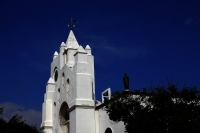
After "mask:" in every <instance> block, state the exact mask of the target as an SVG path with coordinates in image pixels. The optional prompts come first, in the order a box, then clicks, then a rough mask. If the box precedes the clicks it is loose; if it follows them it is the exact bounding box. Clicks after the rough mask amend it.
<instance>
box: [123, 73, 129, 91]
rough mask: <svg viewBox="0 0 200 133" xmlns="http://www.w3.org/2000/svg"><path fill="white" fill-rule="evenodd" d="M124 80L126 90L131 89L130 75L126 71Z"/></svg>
mask: <svg viewBox="0 0 200 133" xmlns="http://www.w3.org/2000/svg"><path fill="white" fill-rule="evenodd" d="M123 82H124V90H129V77H128V75H127V74H126V73H125V74H124V78H123Z"/></svg>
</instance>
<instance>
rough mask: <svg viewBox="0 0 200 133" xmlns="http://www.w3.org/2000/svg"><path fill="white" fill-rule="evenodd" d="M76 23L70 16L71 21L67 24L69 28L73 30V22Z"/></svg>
mask: <svg viewBox="0 0 200 133" xmlns="http://www.w3.org/2000/svg"><path fill="white" fill-rule="evenodd" d="M76 23H78V22H76V20H73V19H72V18H71V23H70V24H69V25H68V27H69V28H70V30H73V27H75V24H76Z"/></svg>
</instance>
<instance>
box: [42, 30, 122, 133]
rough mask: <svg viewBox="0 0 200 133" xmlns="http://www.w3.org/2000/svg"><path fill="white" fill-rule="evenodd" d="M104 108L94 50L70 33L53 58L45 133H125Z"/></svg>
mask: <svg viewBox="0 0 200 133" xmlns="http://www.w3.org/2000/svg"><path fill="white" fill-rule="evenodd" d="M108 90H109V96H108V97H109V98H110V94H111V92H110V88H109V89H108ZM102 94H104V93H102ZM102 107H103V106H101V103H100V102H99V101H96V100H95V78H94V57H93V55H92V51H91V48H90V46H89V45H87V46H86V47H85V49H84V48H83V47H82V46H80V45H79V44H78V42H77V40H76V38H75V36H74V33H73V31H72V30H70V33H69V36H68V38H67V41H66V43H64V42H62V43H61V45H60V52H59V53H58V52H56V51H55V53H54V55H53V61H52V63H51V76H50V78H49V80H48V82H47V84H46V93H45V94H44V103H43V104H42V123H41V130H43V131H44V132H45V133H123V132H124V130H125V128H124V124H123V123H122V122H119V123H114V122H112V121H111V120H109V117H108V115H107V113H106V112H105V111H104V110H102ZM109 128H110V129H109ZM106 129H107V130H106Z"/></svg>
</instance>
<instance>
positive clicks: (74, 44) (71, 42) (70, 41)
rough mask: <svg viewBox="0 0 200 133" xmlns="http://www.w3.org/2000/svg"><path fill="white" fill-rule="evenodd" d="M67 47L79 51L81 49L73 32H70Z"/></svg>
mask: <svg viewBox="0 0 200 133" xmlns="http://www.w3.org/2000/svg"><path fill="white" fill-rule="evenodd" d="M66 45H67V48H74V49H77V48H78V47H79V44H78V42H77V40H76V37H75V35H74V33H73V31H72V30H70V32H69V36H68V38H67V41H66Z"/></svg>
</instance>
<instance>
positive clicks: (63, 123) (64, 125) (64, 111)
mask: <svg viewBox="0 0 200 133" xmlns="http://www.w3.org/2000/svg"><path fill="white" fill-rule="evenodd" d="M68 110H69V106H68V104H67V103H66V102H63V103H62V105H61V107H60V112H59V115H60V127H61V129H62V132H63V133H69V112H68ZM62 132H59V133H62Z"/></svg>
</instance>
